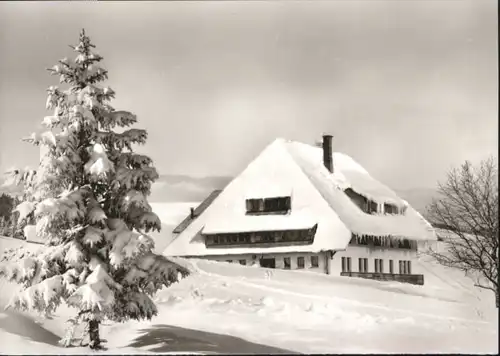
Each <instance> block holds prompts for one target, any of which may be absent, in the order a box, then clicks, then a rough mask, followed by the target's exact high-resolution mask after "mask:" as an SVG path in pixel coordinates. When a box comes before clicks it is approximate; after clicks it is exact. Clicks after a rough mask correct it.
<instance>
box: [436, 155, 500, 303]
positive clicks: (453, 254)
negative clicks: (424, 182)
mask: <svg viewBox="0 0 500 356" xmlns="http://www.w3.org/2000/svg"><path fill="white" fill-rule="evenodd" d="M438 192H439V195H440V197H439V199H435V200H434V201H433V202H432V204H431V205H430V207H429V215H430V218H431V220H432V221H433V222H434V223H435V224H437V225H438V226H443V227H445V229H446V231H447V235H446V236H441V238H442V239H443V241H444V242H445V243H446V245H447V248H446V250H445V251H437V250H434V249H432V248H431V249H430V251H429V253H430V255H431V256H433V257H434V258H435V259H436V260H437V261H438V262H439V263H441V264H443V265H445V266H448V267H454V268H458V269H460V270H462V271H464V272H466V273H468V274H471V275H475V276H476V286H478V287H480V288H484V289H489V290H491V291H493V292H494V293H495V296H496V305H497V307H498V262H499V258H498V239H499V235H498V163H497V160H496V159H494V158H493V157H491V158H489V159H487V160H484V161H482V162H481V163H480V164H479V165H477V166H473V165H472V164H471V163H469V162H465V163H464V164H463V165H462V166H461V167H460V168H455V169H452V170H451V171H450V172H449V173H448V176H447V180H446V181H445V182H444V183H439V185H438Z"/></svg>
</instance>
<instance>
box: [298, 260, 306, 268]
mask: <svg viewBox="0 0 500 356" xmlns="http://www.w3.org/2000/svg"><path fill="white" fill-rule="evenodd" d="M304 262H305V261H304V257H297V268H298V269H302V268H304V265H305V263H304Z"/></svg>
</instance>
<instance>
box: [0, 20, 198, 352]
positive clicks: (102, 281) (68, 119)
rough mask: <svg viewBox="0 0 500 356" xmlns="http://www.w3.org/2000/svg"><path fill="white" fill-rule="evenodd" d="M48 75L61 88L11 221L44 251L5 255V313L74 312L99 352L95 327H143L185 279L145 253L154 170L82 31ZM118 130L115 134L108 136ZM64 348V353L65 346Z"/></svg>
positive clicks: (156, 225) (51, 99) (140, 134)
mask: <svg viewBox="0 0 500 356" xmlns="http://www.w3.org/2000/svg"><path fill="white" fill-rule="evenodd" d="M72 48H73V49H74V51H75V52H76V58H75V59H74V61H70V60H68V59H67V58H64V59H62V60H60V61H59V63H58V64H57V65H55V66H54V67H53V68H51V69H50V72H51V74H52V75H56V76H59V78H60V82H61V83H63V85H64V86H65V87H64V88H58V87H54V86H51V87H50V88H49V89H48V98H47V105H46V106H47V109H49V110H52V111H53V114H52V115H51V116H47V117H45V118H44V119H43V122H42V125H43V126H44V127H45V131H43V132H38V133H34V134H32V135H31V136H30V137H29V138H27V140H28V141H30V142H31V143H33V144H35V145H42V146H45V154H44V155H43V157H42V159H41V161H40V165H39V167H38V169H37V170H36V172H35V171H29V173H26V172H24V173H23V174H24V175H26V177H24V178H23V179H24V183H25V185H26V190H25V196H24V201H23V202H22V203H21V204H20V205H19V206H18V207H17V211H18V212H19V219H20V220H21V221H23V220H31V221H32V222H33V223H34V224H35V225H36V234H37V236H38V237H39V238H43V239H44V241H45V246H44V248H43V249H41V250H40V251H39V252H37V253H30V252H29V251H27V250H23V249H20V250H10V251H7V253H5V254H4V256H3V260H2V262H1V266H0V275H2V276H3V277H6V278H8V279H9V280H12V281H15V282H17V283H20V284H21V285H22V286H23V288H22V291H21V292H20V293H19V294H17V295H15V296H14V298H13V299H12V300H11V302H10V304H9V306H12V307H14V308H16V309H20V310H35V311H39V312H44V313H52V312H54V311H55V310H56V308H57V307H58V306H59V305H60V304H61V303H63V302H65V303H67V304H68V305H69V306H71V307H74V308H76V312H75V313H76V315H75V318H74V319H72V320H73V323H84V324H85V325H87V326H88V335H89V339H90V343H89V346H90V347H91V348H94V349H95V348H100V347H101V340H100V338H99V325H100V323H101V322H102V321H103V320H105V319H107V320H111V321H114V322H124V321H127V320H129V319H151V318H152V317H153V316H154V315H156V314H157V308H156V306H155V304H154V302H153V300H152V299H151V297H152V296H153V295H154V293H155V292H157V291H158V290H159V289H160V288H162V287H163V286H169V285H170V284H171V283H173V282H175V281H177V280H178V278H179V277H180V276H184V275H186V274H187V273H188V271H187V270H186V269H184V268H183V267H181V266H179V265H177V264H175V263H174V262H172V261H170V260H168V259H166V258H165V257H163V256H160V255H156V254H154V253H153V249H154V241H153V240H152V238H150V237H149V236H148V235H147V233H148V232H149V231H151V230H158V231H159V230H160V227H161V223H160V220H159V218H158V217H157V216H156V215H155V214H154V213H153V212H152V209H151V207H150V205H149V204H148V201H147V196H148V195H149V194H150V189H151V184H152V183H153V182H154V180H155V179H157V177H158V174H157V172H156V169H155V168H154V167H153V164H152V160H151V159H150V158H149V157H147V156H145V155H140V154H136V153H134V152H133V150H132V145H133V144H144V143H145V142H146V137H147V133H146V131H145V130H139V129H133V128H128V127H129V126H131V125H132V124H134V123H135V122H136V121H137V119H136V116H135V115H133V114H132V113H130V112H127V111H118V110H115V109H114V108H113V107H112V106H111V105H110V101H111V99H112V98H114V96H115V92H114V91H113V90H112V89H111V88H109V87H103V86H101V85H99V83H101V82H103V81H104V80H106V79H107V77H108V72H107V71H106V70H105V69H104V68H103V67H102V66H101V65H100V62H101V60H102V59H103V58H102V57H101V56H100V55H99V54H97V53H96V52H95V50H94V48H95V46H94V45H93V44H92V43H91V41H90V39H89V37H88V36H86V35H85V31H83V30H82V32H81V34H80V40H79V43H78V44H77V45H76V46H75V47H72ZM117 128H120V131H121V132H120V133H118V132H116V129H117ZM68 343H69V342H68V340H66V344H68Z"/></svg>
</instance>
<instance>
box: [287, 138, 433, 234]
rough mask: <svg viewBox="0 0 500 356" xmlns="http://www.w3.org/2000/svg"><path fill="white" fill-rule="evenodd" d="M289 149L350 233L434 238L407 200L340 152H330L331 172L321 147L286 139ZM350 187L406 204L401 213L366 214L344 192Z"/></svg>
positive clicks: (426, 223) (372, 195) (377, 197)
mask: <svg viewBox="0 0 500 356" xmlns="http://www.w3.org/2000/svg"><path fill="white" fill-rule="evenodd" d="M284 144H285V146H286V147H287V150H288V152H289V153H290V154H291V156H292V157H293V158H294V160H295V161H296V162H297V164H298V165H299V166H300V167H301V168H302V170H303V171H304V173H305V174H306V175H307V176H308V177H309V179H310V181H311V182H312V183H313V184H314V186H315V187H316V189H317V190H318V191H319V192H320V193H321V195H322V196H323V198H324V199H325V200H326V201H327V202H328V204H329V205H330V206H331V207H332V209H333V210H334V211H335V212H336V213H337V215H338V216H339V217H340V220H342V222H343V223H344V224H346V226H347V227H348V228H349V230H351V231H352V232H353V233H356V234H360V235H375V236H393V237H406V238H410V239H413V240H429V239H430V240H435V239H436V236H435V232H434V229H433V228H432V227H431V225H430V224H429V223H428V222H427V221H426V220H425V219H424V218H423V217H422V216H421V215H420V214H419V213H418V212H417V211H416V210H415V209H413V208H412V207H411V206H410V205H409V204H408V203H407V202H406V201H404V200H402V199H400V198H399V197H398V196H397V194H396V193H394V192H393V191H392V190H391V189H390V188H388V187H387V186H385V185H383V184H382V183H380V182H379V181H377V180H376V179H374V178H373V177H372V176H370V174H369V173H368V172H367V171H366V170H365V169H363V168H362V167H361V166H360V165H359V164H358V163H356V162H355V161H354V160H353V159H352V158H351V157H349V156H347V155H345V154H342V153H333V164H334V173H333V174H332V173H330V172H329V171H328V170H327V169H326V168H325V166H324V165H323V160H322V157H323V156H322V153H323V152H322V149H321V148H318V147H313V146H310V145H306V144H303V143H299V142H285V143H284ZM349 187H350V188H352V189H353V190H355V191H356V192H358V193H360V194H362V195H364V196H366V197H367V198H369V199H372V200H374V201H376V202H378V203H383V202H388V203H393V204H396V205H398V206H405V207H406V213H405V214H403V215H390V214H367V213H365V212H363V211H362V210H361V209H359V208H358V206H356V204H355V203H354V202H353V201H352V200H351V199H350V198H349V197H348V196H347V195H346V194H345V193H344V191H343V190H344V189H346V188H349Z"/></svg>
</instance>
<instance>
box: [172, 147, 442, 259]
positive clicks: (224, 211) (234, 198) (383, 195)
mask: <svg viewBox="0 0 500 356" xmlns="http://www.w3.org/2000/svg"><path fill="white" fill-rule="evenodd" d="M322 157H323V154H322V149H321V148H318V147H313V146H310V145H306V144H302V143H298V142H291V141H285V140H283V139H277V140H275V141H274V142H273V143H272V144H270V145H269V146H268V147H266V149H265V150H264V151H263V152H262V153H261V154H260V155H259V156H258V157H257V158H256V159H255V160H253V161H252V162H251V163H250V164H249V165H248V166H247V168H246V169H245V170H244V171H243V172H242V173H241V174H240V175H239V176H237V177H236V178H235V179H233V181H231V183H230V184H229V185H228V186H226V188H225V189H224V190H223V191H222V192H221V193H220V195H219V196H218V198H217V199H216V200H215V201H213V202H212V203H211V205H210V206H208V208H207V209H206V211H205V212H204V213H203V214H202V215H200V216H199V217H197V218H196V219H195V220H194V221H193V222H192V223H191V224H190V225H189V226H187V227H186V229H185V230H184V231H183V232H182V233H180V235H179V236H178V237H177V238H176V239H175V240H174V241H173V242H172V243H171V244H170V245H168V246H167V248H166V250H165V252H164V253H165V254H166V255H171V256H203V255H217V254H222V255H225V254H241V253H262V252H264V251H266V252H269V253H281V252H319V251H325V250H343V249H345V248H346V247H347V245H348V243H349V241H350V239H351V232H352V233H356V234H360V235H375V236H392V237H395V238H403V237H404V238H409V239H413V240H429V239H430V240H435V239H436V236H435V234H434V230H433V229H432V227H431V226H430V224H429V223H428V222H427V221H426V220H425V219H424V218H423V217H422V216H421V215H420V214H418V213H417V212H416V211H415V210H414V209H413V208H411V206H409V205H408V203H407V202H405V201H404V200H402V199H400V198H399V197H398V196H397V195H396V194H395V193H394V192H393V191H392V190H391V189H389V188H388V187H386V186H385V185H383V184H382V183H380V182H378V181H377V180H375V179H374V178H373V177H371V176H370V175H369V173H368V172H367V171H366V170H365V169H364V168H363V167H361V166H360V165H359V164H358V163H357V162H356V161H354V160H353V159H352V158H351V157H349V156H347V155H345V154H342V153H333V162H334V173H333V174H331V173H330V172H329V171H328V170H327V169H326V168H325V167H324V165H323V159H322ZM349 187H350V188H352V189H353V190H355V191H356V192H357V193H359V194H362V195H364V196H365V197H366V198H368V199H372V200H374V201H376V202H377V203H384V202H386V203H391V204H394V205H398V206H404V207H406V212H405V214H404V215H389V214H387V215H382V214H378V215H377V214H375V215H371V214H367V213H365V212H363V211H362V210H361V209H360V208H359V207H358V206H357V205H356V204H355V203H354V202H353V201H352V200H351V198H349V197H348V196H347V195H346V193H345V192H344V189H346V188H349ZM263 194H264V196H262V195H263ZM283 195H290V196H291V198H292V199H291V203H292V209H291V212H290V213H289V215H259V216H252V215H247V214H246V206H245V199H248V198H260V197H272V196H283ZM315 224H318V228H317V231H316V235H315V238H314V242H313V243H312V244H311V245H301V246H275V247H265V248H261V247H254V246H249V247H241V248H240V247H238V248H235V247H231V248H215V247H210V248H207V247H206V246H205V243H204V240H203V237H202V234H203V233H229V232H250V231H270V230H283V229H308V228H311V227H312V226H314V225H315ZM261 250H262V251H261Z"/></svg>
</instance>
